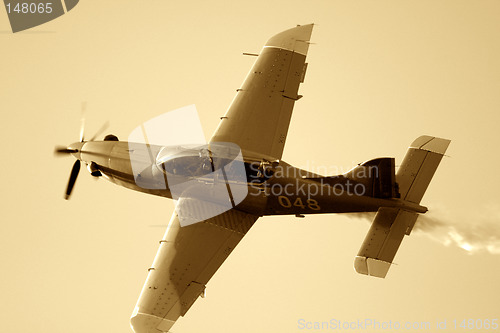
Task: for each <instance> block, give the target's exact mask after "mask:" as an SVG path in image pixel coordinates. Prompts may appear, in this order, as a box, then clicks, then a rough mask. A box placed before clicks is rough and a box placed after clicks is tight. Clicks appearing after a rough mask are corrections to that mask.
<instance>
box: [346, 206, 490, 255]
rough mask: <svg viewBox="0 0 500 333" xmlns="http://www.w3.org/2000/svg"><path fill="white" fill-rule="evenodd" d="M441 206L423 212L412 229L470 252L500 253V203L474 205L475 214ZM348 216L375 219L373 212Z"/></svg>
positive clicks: (447, 244)
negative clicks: (476, 206)
mask: <svg viewBox="0 0 500 333" xmlns="http://www.w3.org/2000/svg"><path fill="white" fill-rule="evenodd" d="M456 214H457V216H453V215H451V214H450V213H449V210H447V209H443V208H442V207H435V208H432V207H430V208H429V212H427V213H426V214H421V215H420V216H419V217H418V220H417V222H416V223H415V226H414V228H413V231H412V232H415V233H422V234H425V235H426V236H428V237H429V238H431V239H432V240H434V241H437V242H439V243H441V244H444V245H446V246H450V245H454V246H458V247H460V248H462V249H464V250H465V251H467V252H468V253H469V254H473V253H481V252H488V253H491V254H500V206H498V205H495V204H491V205H486V206H484V207H480V208H479V207H478V208H477V209H475V212H474V215H470V214H467V213H464V212H457V213H456ZM348 216H349V217H354V218H362V219H366V220H369V221H372V220H373V217H374V216H375V214H374V213H354V214H348Z"/></svg>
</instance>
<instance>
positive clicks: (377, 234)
mask: <svg viewBox="0 0 500 333" xmlns="http://www.w3.org/2000/svg"><path fill="white" fill-rule="evenodd" d="M417 217H418V214H417V213H415V212H408V211H405V210H402V209H397V208H386V207H382V208H379V210H378V212H377V215H375V219H374V220H373V223H372V225H371V227H370V230H369V231H368V234H367V235H366V238H365V240H364V242H363V244H362V245H361V248H360V249H359V252H358V255H357V256H356V259H355V260H354V269H356V272H358V273H360V274H365V275H371V276H376V277H380V278H385V276H386V274H387V271H388V270H389V267H390V266H391V264H392V260H393V259H394V256H395V255H396V252H397V251H398V249H399V245H400V244H401V241H402V240H403V237H404V235H405V234H409V231H410V230H411V228H412V227H413V225H414V224H415V221H416V220H417Z"/></svg>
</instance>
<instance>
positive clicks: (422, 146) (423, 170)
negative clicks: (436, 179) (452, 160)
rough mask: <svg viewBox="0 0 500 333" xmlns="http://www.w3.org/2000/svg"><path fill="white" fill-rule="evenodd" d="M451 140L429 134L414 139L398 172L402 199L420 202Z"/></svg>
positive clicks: (397, 178) (397, 176)
mask: <svg viewBox="0 0 500 333" xmlns="http://www.w3.org/2000/svg"><path fill="white" fill-rule="evenodd" d="M450 142H451V141H450V140H446V139H440V138H435V137H432V136H427V135H423V136H421V137H419V138H417V139H416V140H415V141H413V143H412V144H411V145H410V147H409V148H408V152H407V153H406V156H405V158H404V160H403V163H401V166H400V167H399V170H398V172H397V174H396V182H397V183H398V184H399V193H400V194H401V199H403V200H406V201H410V202H414V203H417V204H418V203H420V200H422V197H423V196H424V193H425V190H427V187H428V186H429V183H430V182H431V179H432V176H434V172H436V169H437V167H438V165H439V162H441V158H443V155H444V153H445V152H446V149H447V148H448V145H449V144H450Z"/></svg>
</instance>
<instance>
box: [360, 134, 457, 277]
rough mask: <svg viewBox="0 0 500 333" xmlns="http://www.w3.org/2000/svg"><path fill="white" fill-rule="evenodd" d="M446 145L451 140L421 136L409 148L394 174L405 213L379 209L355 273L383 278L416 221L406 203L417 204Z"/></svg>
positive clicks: (393, 209)
mask: <svg viewBox="0 0 500 333" xmlns="http://www.w3.org/2000/svg"><path fill="white" fill-rule="evenodd" d="M449 144H450V140H446V139H440V138H436V137H432V136H426V135H424V136H421V137H419V138H417V139H416V140H415V141H413V143H412V144H411V145H410V147H409V148H408V152H407V153H406V156H405V158H404V160H403V162H402V163H401V166H400V168H399V170H398V172H397V173H396V182H397V184H398V188H399V193H400V195H401V199H402V200H404V201H406V202H407V204H408V205H407V206H408V208H407V209H408V210H403V209H401V208H394V207H392V208H391V207H380V208H379V210H378V211H377V215H375V219H374V220H373V223H372V225H371V227H370V230H369V231H368V233H367V234H366V237H365V240H364V242H363V244H362V245H361V248H360V249H359V252H358V255H357V256H356V259H355V260H354V268H355V269H356V272H358V273H360V274H365V275H371V276H376V277H380V278H384V277H385V276H386V274H387V272H388V270H389V267H390V266H391V264H392V260H393V259H394V257H395V256H396V252H397V251H398V249H399V245H400V244H401V242H402V241H403V237H404V236H405V235H410V232H411V230H412V228H413V226H414V225H415V222H416V221H417V218H418V213H417V212H416V211H415V210H412V208H410V205H409V203H413V204H419V203H420V201H421V200H422V197H423V196H424V193H425V191H426V190H427V187H428V186H429V183H430V182H431V179H432V177H433V176H434V173H435V172H436V169H437V167H438V165H439V163H440V162H441V159H442V158H443V155H444V153H445V152H446V149H447V148H448V145H449Z"/></svg>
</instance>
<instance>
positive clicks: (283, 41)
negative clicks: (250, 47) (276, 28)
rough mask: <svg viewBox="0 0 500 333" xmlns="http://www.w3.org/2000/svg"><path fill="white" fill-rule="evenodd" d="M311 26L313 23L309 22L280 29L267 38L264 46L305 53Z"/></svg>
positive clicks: (307, 47)
mask: <svg viewBox="0 0 500 333" xmlns="http://www.w3.org/2000/svg"><path fill="white" fill-rule="evenodd" d="M313 27H314V23H310V24H306V25H297V26H296V27H294V28H291V29H288V30H285V31H282V32H280V33H278V34H276V35H274V36H272V37H271V38H269V40H268V41H267V43H266V44H265V46H264V47H277V48H280V49H285V50H289V51H293V52H296V53H300V54H303V55H307V51H308V49H309V41H310V40H311V35H312V30H313Z"/></svg>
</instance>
